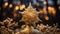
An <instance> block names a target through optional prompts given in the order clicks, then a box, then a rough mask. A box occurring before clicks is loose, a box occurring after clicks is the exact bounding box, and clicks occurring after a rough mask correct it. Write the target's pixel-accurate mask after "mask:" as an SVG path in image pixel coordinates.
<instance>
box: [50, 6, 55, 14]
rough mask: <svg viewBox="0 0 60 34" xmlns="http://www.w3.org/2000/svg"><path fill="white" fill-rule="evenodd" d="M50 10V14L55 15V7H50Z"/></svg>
mask: <svg viewBox="0 0 60 34" xmlns="http://www.w3.org/2000/svg"><path fill="white" fill-rule="evenodd" d="M51 10H52V11H51V13H52V15H56V10H55V8H54V7H52V8H51Z"/></svg>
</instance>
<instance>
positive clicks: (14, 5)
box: [0, 0, 60, 27]
mask: <svg viewBox="0 0 60 34" xmlns="http://www.w3.org/2000/svg"><path fill="white" fill-rule="evenodd" d="M29 3H31V4H32V6H33V8H36V10H37V11H38V12H40V14H39V16H38V17H39V18H40V19H41V20H42V21H43V24H49V25H52V24H55V23H58V24H60V0H0V21H2V20H5V19H6V18H7V17H9V18H13V19H14V21H17V22H18V21H19V20H20V19H21V18H22V15H21V14H20V13H19V12H23V11H24V10H25V8H27V7H28V5H29ZM39 23H40V22H38V23H37V24H39ZM59 26H60V25H59ZM59 26H58V27H59Z"/></svg>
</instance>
